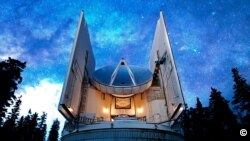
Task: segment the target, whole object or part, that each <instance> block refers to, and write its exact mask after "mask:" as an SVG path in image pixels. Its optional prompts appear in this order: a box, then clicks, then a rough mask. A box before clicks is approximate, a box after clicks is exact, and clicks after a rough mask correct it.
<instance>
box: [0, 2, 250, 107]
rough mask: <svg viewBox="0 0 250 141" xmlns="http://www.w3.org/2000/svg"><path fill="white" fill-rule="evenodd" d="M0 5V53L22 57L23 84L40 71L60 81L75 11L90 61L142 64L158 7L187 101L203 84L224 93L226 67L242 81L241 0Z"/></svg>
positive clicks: (228, 86)
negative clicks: (88, 40) (85, 36)
mask: <svg viewBox="0 0 250 141" xmlns="http://www.w3.org/2000/svg"><path fill="white" fill-rule="evenodd" d="M0 9H1V11H0V58H1V59H6V58H7V57H8V56H10V57H13V58H17V59H20V60H22V61H26V62H27V68H26V69H25V71H24V73H23V77H24V80H23V83H22V85H23V86H24V85H33V86H35V85H38V83H39V82H40V81H41V80H42V79H46V78H49V79H50V81H53V82H56V83H61V84H62V83H63V81H64V77H65V74H66V70H67V66H68V63H69V57H70V52H71V48H72V46H73V42H74V37H75V33H76V29H77V24H78V20H79V16H80V11H81V10H83V11H84V13H85V18H86V20H87V23H88V27H89V33H90V37H91V43H92V47H93V50H94V55H95V58H96V64H97V68H100V67H102V66H105V65H110V64H117V63H118V61H119V60H120V59H121V58H122V57H124V58H126V60H127V62H128V63H129V64H133V65H140V66H145V67H147V65H148V61H149V53H150V49H151V46H152V41H153V37H154V32H155V28H156V22H157V19H158V18H159V12H160V10H162V11H163V13H164V16H165V20H166V23H167V29H168V32H169V37H170V42H171V45H172V48H173V53H174V57H175V60H176V65H177V69H178V73H179V76H180V81H181V85H182V88H183V93H184V96H185V98H186V102H187V104H188V105H190V106H193V105H194V103H195V98H196V97H200V98H201V100H202V102H203V103H204V104H205V105H206V104H207V102H208V98H209V93H210V87H215V88H218V89H219V90H220V91H222V94H223V96H225V97H226V98H227V99H229V100H230V98H231V96H232V93H233V90H232V88H233V86H232V85H233V81H232V77H231V68H232V67H238V69H239V71H240V73H241V74H243V76H244V77H245V78H247V79H248V80H250V63H249V60H250V47H249V45H250V40H249V38H250V10H249V9H250V2H249V1H248V0H241V1H238V0H228V1H222V0H220V1H218V0H210V1H203V2H201V1H199V0H192V1H183V0H169V1H166V0H164V1H163V0H162V1H157V0H147V1H146V0H126V1H124V0H120V1H118V0H116V1H114V0H112V1H111V0H110V1H108V0H106V1H104V0H100V1H91V0H87V1H81V2H79V1H75V2H73V1H71V0H64V1H60V0H55V1H54V0H53V1H50V0H43V1H39V0H35V1H30V0H27V1H25V0H23V1H17V2H12V1H4V2H1V5H0ZM248 82H249V81H248Z"/></svg>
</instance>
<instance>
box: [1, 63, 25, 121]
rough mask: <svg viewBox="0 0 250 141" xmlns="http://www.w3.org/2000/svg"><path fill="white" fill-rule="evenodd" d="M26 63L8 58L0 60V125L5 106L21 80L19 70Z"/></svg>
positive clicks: (7, 105) (12, 97) (12, 99)
mask: <svg viewBox="0 0 250 141" xmlns="http://www.w3.org/2000/svg"><path fill="white" fill-rule="evenodd" d="M25 66H26V63H25V62H20V61H18V60H15V59H11V58H9V59H8V60H5V61H2V62H0V78H1V79H0V125H2V122H3V119H4V118H5V115H6V112H7V107H9V106H10V105H11V104H12V103H13V102H14V100H15V99H16V96H15V95H14V93H15V91H16V90H17V85H18V84H20V83H21V82H22V76H21V72H22V71H23V69H24V68H25Z"/></svg>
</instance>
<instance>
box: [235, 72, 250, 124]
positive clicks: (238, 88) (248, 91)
mask: <svg viewBox="0 0 250 141" xmlns="http://www.w3.org/2000/svg"><path fill="white" fill-rule="evenodd" d="M232 74H233V79H234V86H233V89H234V96H233V101H232V104H233V105H234V109H235V110H236V111H237V114H238V117H239V118H240V122H241V124H242V126H243V128H249V127H250V85H249V84H247V82H246V79H245V78H243V77H242V76H241V75H240V74H239V71H238V69H237V68H233V69H232Z"/></svg>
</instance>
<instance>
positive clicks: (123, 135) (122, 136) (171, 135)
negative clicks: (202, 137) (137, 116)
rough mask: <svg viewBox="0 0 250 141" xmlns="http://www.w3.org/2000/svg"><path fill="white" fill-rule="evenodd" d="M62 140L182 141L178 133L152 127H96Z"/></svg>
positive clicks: (64, 137) (72, 134) (182, 138)
mask: <svg viewBox="0 0 250 141" xmlns="http://www.w3.org/2000/svg"><path fill="white" fill-rule="evenodd" d="M61 140H62V141H159V140H160V141H184V137H183V136H182V135H180V134H178V133H175V132H170V131H163V130H153V129H117V128H116V129H115V128H114V129H96V130H85V131H79V132H73V133H70V134H67V135H65V136H63V137H62V138H61Z"/></svg>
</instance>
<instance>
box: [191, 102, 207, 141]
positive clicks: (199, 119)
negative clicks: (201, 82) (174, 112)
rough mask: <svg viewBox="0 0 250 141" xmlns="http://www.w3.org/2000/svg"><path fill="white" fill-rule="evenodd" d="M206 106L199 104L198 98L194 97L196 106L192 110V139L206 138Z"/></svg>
mask: <svg viewBox="0 0 250 141" xmlns="http://www.w3.org/2000/svg"><path fill="white" fill-rule="evenodd" d="M206 112H207V110H206V108H204V107H203V106H202V104H201V101H200V99H199V98H197V99H196V108H195V109H194V112H193V122H194V125H193V132H194V140H197V141H198V140H205V139H206V138H207V128H206V126H207V125H206V124H207V119H206V117H207V115H206Z"/></svg>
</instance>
